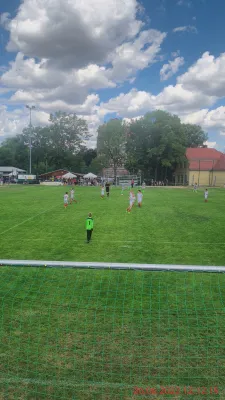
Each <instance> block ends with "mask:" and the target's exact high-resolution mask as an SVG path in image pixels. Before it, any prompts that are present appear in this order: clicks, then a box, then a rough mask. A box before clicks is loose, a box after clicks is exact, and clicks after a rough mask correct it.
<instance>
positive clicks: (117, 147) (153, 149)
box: [0, 110, 207, 180]
mask: <svg viewBox="0 0 225 400" xmlns="http://www.w3.org/2000/svg"><path fill="white" fill-rule="evenodd" d="M97 134H98V135H97V146H96V149H88V148H87V147H86V146H85V144H84V143H86V141H87V140H88V139H89V138H90V135H89V132H88V126H87V122H86V121H85V120H84V119H82V118H79V117H78V116H77V115H75V114H67V113H63V112H60V111H59V112H56V113H55V114H51V115H50V124H49V125H47V126H45V127H40V126H36V127H32V129H31V128H29V127H27V128H25V129H24V130H23V132H22V133H21V134H18V135H16V136H15V137H12V138H8V139H6V140H4V141H3V142H2V143H1V145H0V165H1V166H9V165H10V166H11V165H12V166H15V167H18V168H22V169H25V170H28V164H29V137H30V135H31V138H32V140H31V142H32V172H33V173H35V174H42V173H45V172H49V171H52V170H56V169H60V168H64V169H68V170H70V171H74V172H77V173H79V172H80V173H87V172H89V171H91V172H93V173H95V174H100V173H101V171H102V169H103V168H107V167H109V166H110V167H112V168H113V171H114V176H116V175H117V169H118V168H119V167H125V168H126V169H127V170H128V171H129V172H130V174H137V173H138V172H141V173H142V177H143V178H144V179H146V180H147V179H150V178H151V179H154V180H164V179H169V180H170V179H172V174H173V172H174V170H175V168H176V166H177V164H178V163H180V162H184V161H185V150H186V148H187V147H200V146H204V142H205V141H206V140H207V134H206V133H205V132H204V131H203V130H202V128H201V127H200V126H198V125H193V124H182V123H181V121H180V119H179V117H178V116H176V115H172V114H170V113H168V112H165V111H161V110H157V111H154V112H149V113H147V114H145V115H144V116H143V117H142V118H139V119H136V120H131V121H130V122H125V121H123V120H121V119H111V120H109V121H108V122H106V123H104V124H103V125H101V126H99V128H98V132H97Z"/></svg>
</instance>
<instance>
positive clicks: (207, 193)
mask: <svg viewBox="0 0 225 400" xmlns="http://www.w3.org/2000/svg"><path fill="white" fill-rule="evenodd" d="M208 195H209V192H208V189H205V203H207V202H208Z"/></svg>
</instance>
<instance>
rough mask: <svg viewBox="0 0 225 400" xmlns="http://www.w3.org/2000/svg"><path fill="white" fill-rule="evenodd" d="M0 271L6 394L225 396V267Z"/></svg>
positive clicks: (0, 362)
mask: <svg viewBox="0 0 225 400" xmlns="http://www.w3.org/2000/svg"><path fill="white" fill-rule="evenodd" d="M0 274H1V280H0V304H1V320H0V342H1V347H0V388H1V389H0V399H7V400H9V399H17V400H18V399H22V400H24V399H29V400H31V399H38V400H39V399H60V400H62V399H85V400H89V399H104V400H108V399H123V400H124V399H125V400H126V399H127V400H128V399H129V400H130V399H137V398H143V399H144V398H151V399H154V400H156V399H161V398H167V397H168V398H173V399H176V400H180V399H187V398H195V399H202V398H207V399H214V398H217V399H224V398H225V390H224V383H225V275H223V274H206V273H205V274H204V273H185V272H183V273H175V272H142V271H113V270H107V271H106V270H105V271H102V270H81V269H79V270H69V269H66V270H65V269H44V268H13V267H1V269H0Z"/></svg>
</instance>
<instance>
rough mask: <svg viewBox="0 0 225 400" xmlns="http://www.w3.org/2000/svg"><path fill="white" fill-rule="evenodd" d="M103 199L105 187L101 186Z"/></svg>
mask: <svg viewBox="0 0 225 400" xmlns="http://www.w3.org/2000/svg"><path fill="white" fill-rule="evenodd" d="M104 197H105V187H104V186H102V187H101V198H102V199H104Z"/></svg>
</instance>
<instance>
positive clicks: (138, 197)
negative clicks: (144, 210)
mask: <svg viewBox="0 0 225 400" xmlns="http://www.w3.org/2000/svg"><path fill="white" fill-rule="evenodd" d="M142 199H143V194H142V193H141V191H140V190H138V194H137V201H138V207H141V206H142Z"/></svg>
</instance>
